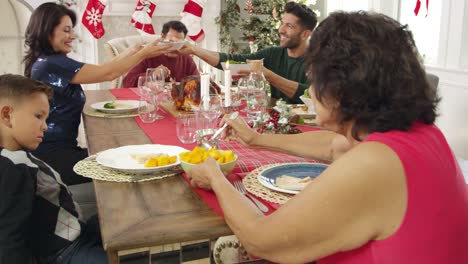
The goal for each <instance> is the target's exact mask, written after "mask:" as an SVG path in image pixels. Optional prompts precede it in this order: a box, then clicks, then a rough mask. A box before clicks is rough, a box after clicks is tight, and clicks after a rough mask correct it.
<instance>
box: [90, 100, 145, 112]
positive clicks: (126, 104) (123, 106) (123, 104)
mask: <svg viewBox="0 0 468 264" xmlns="http://www.w3.org/2000/svg"><path fill="white" fill-rule="evenodd" d="M107 103H113V104H114V106H115V108H104V105H105V104H107ZM138 104H139V102H138V101H136V100H114V101H104V102H98V103H94V104H92V105H91V108H93V109H95V110H97V111H100V112H104V113H110V114H124V113H130V112H136V111H137V110H138Z"/></svg>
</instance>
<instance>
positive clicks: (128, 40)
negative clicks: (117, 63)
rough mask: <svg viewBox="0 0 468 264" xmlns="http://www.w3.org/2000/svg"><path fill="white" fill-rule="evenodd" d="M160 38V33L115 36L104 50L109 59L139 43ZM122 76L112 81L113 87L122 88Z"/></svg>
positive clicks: (106, 44)
mask: <svg viewBox="0 0 468 264" xmlns="http://www.w3.org/2000/svg"><path fill="white" fill-rule="evenodd" d="M158 38H159V35H131V36H126V37H120V38H114V39H111V40H109V41H107V42H106V43H104V51H105V53H106V57H107V59H108V60H112V59H114V58H115V57H117V56H119V55H120V54H121V53H122V52H123V51H124V50H126V49H127V48H129V47H131V46H133V45H135V44H138V43H150V42H152V41H155V40H156V39H158ZM124 77H125V75H124V76H120V77H118V78H116V79H115V80H113V81H112V82H111V87H112V88H122V83H123V78H124Z"/></svg>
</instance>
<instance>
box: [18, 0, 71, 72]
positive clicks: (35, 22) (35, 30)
mask: <svg viewBox="0 0 468 264" xmlns="http://www.w3.org/2000/svg"><path fill="white" fill-rule="evenodd" d="M64 16H69V17H70V19H71V21H72V23H73V26H75V23H76V15H75V13H74V12H73V11H72V10H70V9H68V8H66V7H65V6H63V5H59V4H55V3H51V2H49V3H44V4H42V5H40V6H39V7H38V8H36V9H35V10H34V11H33V13H32V15H31V18H30V19H29V23H28V27H27V28H26V36H25V43H24V46H25V47H26V48H27V49H28V50H27V51H26V55H25V56H24V58H23V63H24V66H25V67H24V75H25V76H26V77H31V68H32V65H33V63H34V62H35V61H36V60H37V58H39V56H40V55H42V54H45V55H49V54H53V53H54V49H53V48H52V46H51V45H50V41H49V38H50V36H51V35H52V33H53V32H54V29H55V27H56V26H57V25H59V24H60V20H61V19H62V17H64Z"/></svg>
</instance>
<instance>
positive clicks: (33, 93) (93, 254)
mask: <svg viewBox="0 0 468 264" xmlns="http://www.w3.org/2000/svg"><path fill="white" fill-rule="evenodd" d="M51 96H52V89H51V88H50V87H49V86H47V85H45V84H43V83H41V82H38V81H34V80H31V79H29V78H26V77H23V76H20V75H13V74H4V75H0V264H4V263H31V261H32V259H33V256H34V257H35V258H36V260H37V262H38V263H107V256H106V254H105V251H104V250H103V248H102V242H101V241H100V233H99V226H98V224H97V218H96V217H92V218H91V219H90V220H89V221H88V222H87V223H84V222H82V221H81V220H80V214H79V208H78V204H76V203H75V202H74V201H73V199H72V196H71V194H70V192H69V191H68V188H67V186H66V185H65V184H63V182H62V180H61V178H60V175H59V174H58V173H57V172H55V171H54V170H53V169H52V168H51V167H49V166H48V165H47V164H46V163H44V162H43V161H41V160H39V159H37V158H35V157H34V156H33V155H32V154H31V153H30V152H29V151H31V150H34V149H36V148H37V147H38V145H39V144H40V143H41V141H42V137H43V135H44V131H45V130H46V129H47V124H46V119H47V116H48V114H49V101H48V100H49V98H50V97H51Z"/></svg>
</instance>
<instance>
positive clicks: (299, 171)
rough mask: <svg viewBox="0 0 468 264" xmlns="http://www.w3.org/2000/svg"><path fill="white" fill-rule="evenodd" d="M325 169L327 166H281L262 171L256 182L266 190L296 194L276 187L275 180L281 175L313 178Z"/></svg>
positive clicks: (301, 164) (296, 164)
mask: <svg viewBox="0 0 468 264" xmlns="http://www.w3.org/2000/svg"><path fill="white" fill-rule="evenodd" d="M327 167H328V165H326V164H319V163H289V164H283V165H278V166H274V167H271V168H268V169H265V170H263V171H262V172H260V173H259V174H258V176H257V180H258V181H259V182H260V184H262V185H263V186H265V187H266V188H268V189H271V190H274V191H278V192H284V193H290V194H297V193H299V192H300V191H295V190H287V189H283V188H279V187H278V186H276V178H278V177H280V176H282V175H289V176H293V177H298V178H305V177H308V176H310V177H312V178H315V177H317V176H318V175H320V174H321V173H322V172H323V171H324V170H325V169H326V168H327Z"/></svg>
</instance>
